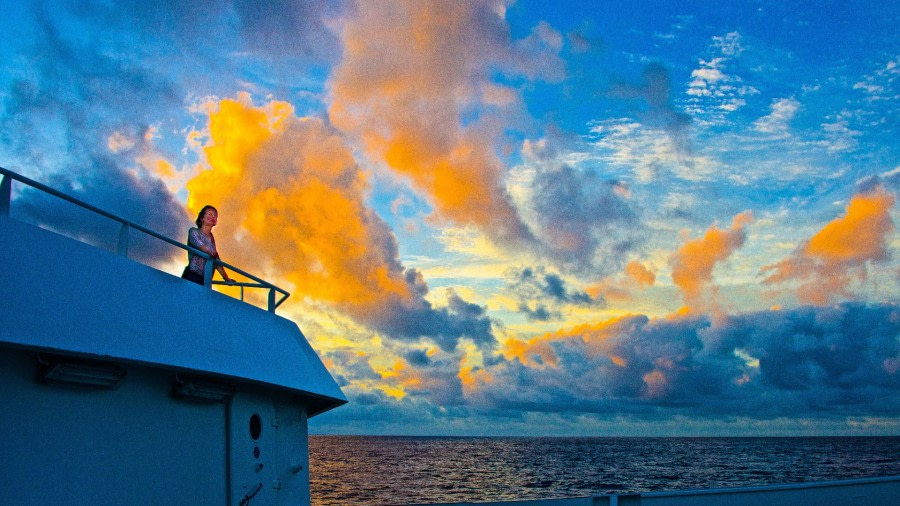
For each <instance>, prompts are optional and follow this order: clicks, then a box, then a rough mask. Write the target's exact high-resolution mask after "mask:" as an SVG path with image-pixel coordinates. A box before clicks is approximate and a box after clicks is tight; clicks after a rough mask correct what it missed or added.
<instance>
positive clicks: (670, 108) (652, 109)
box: [610, 63, 691, 153]
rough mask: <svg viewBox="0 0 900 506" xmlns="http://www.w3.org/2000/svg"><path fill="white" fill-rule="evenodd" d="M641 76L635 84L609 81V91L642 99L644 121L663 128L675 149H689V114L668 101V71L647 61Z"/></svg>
mask: <svg viewBox="0 0 900 506" xmlns="http://www.w3.org/2000/svg"><path fill="white" fill-rule="evenodd" d="M641 77H642V81H641V82H640V83H637V84H630V83H619V84H616V85H613V86H612V88H611V89H610V95H611V96H613V97H619V98H625V99H637V100H639V101H641V102H643V103H644V104H645V105H646V108H644V109H643V110H642V111H641V112H642V121H643V122H644V124H645V125H647V126H649V127H652V128H659V129H662V130H664V131H665V132H666V133H667V134H668V135H669V138H670V139H671V141H672V143H673V144H674V145H675V147H676V148H677V149H678V150H679V151H681V152H682V153H689V152H690V150H691V149H690V143H689V141H688V137H687V127H688V126H690V124H691V117H690V116H688V115H687V114H684V113H683V112H680V111H679V110H677V109H676V108H675V106H674V105H673V104H672V91H671V83H670V79H669V71H668V70H667V69H666V68H665V67H664V66H663V65H661V64H659V63H650V64H648V65H647V67H646V68H645V69H644V72H643V75H642V76H641Z"/></svg>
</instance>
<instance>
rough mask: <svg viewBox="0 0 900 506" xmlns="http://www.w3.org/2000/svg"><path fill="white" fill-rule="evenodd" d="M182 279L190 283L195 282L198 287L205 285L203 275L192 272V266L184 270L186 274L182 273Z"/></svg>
mask: <svg viewBox="0 0 900 506" xmlns="http://www.w3.org/2000/svg"><path fill="white" fill-rule="evenodd" d="M181 279H186V280H188V281H193V282H194V283H197V284H198V285H202V284H203V275H202V274H197V273H196V272H194V271H192V270H191V267H190V266H187V267H185V268H184V272H182V273H181Z"/></svg>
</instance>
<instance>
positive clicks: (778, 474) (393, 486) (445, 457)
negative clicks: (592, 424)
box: [309, 436, 900, 505]
mask: <svg viewBox="0 0 900 506" xmlns="http://www.w3.org/2000/svg"><path fill="white" fill-rule="evenodd" d="M309 454H310V455H309V457H310V465H309V467H310V485H311V492H312V504H314V505H350V504H352V505H381V504H415V503H436V502H464V501H471V502H479V501H507V500H516V499H549V498H558V497H583V496H591V495H601V494H622V493H628V492H631V493H634V492H650V491H657V490H676V489H700V488H720V487H742V486H753V485H767V484H776V483H799V482H808V481H827V480H839V479H850V478H863V477H874V476H891V475H900V437H810V438H618V437H616V438H559V437H546V438H544V437H522V438H509V437H504V438H500V437H485V438H475V437H471V438H451V437H376V436H310V438H309Z"/></svg>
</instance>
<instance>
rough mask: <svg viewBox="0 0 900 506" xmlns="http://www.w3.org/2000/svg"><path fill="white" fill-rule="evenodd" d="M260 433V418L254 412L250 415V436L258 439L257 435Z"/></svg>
mask: <svg viewBox="0 0 900 506" xmlns="http://www.w3.org/2000/svg"><path fill="white" fill-rule="evenodd" d="M261 434H262V418H260V417H259V415H257V414H256V413H254V414H253V416H251V417H250V437H251V438H253V440H254V441H256V440H258V439H259V436H260V435H261Z"/></svg>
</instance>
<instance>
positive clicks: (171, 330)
mask: <svg viewBox="0 0 900 506" xmlns="http://www.w3.org/2000/svg"><path fill="white" fill-rule="evenodd" d="M0 266H2V269H0V272H2V273H3V274H2V279H0V346H3V345H9V346H15V347H19V348H26V349H35V350H40V351H51V352H58V353H69V354H76V355H83V356H90V357H97V358H103V359H108V360H121V361H125V362H133V363H140V364H145V365H150V366H154V367H162V368H168V369H173V370H176V371H183V372H194V373H200V374H207V375H214V376H224V377H228V378H231V379H233V380H236V382H249V383H254V384H257V385H261V386H272V387H278V388H283V389H288V390H291V391H294V392H296V393H298V394H301V395H303V396H304V397H306V398H308V400H309V401H310V414H316V413H320V412H322V411H326V410H328V409H331V408H333V407H336V406H339V405H341V404H343V403H345V402H347V400H346V398H345V397H344V394H343V393H342V392H341V389H340V388H339V387H338V385H337V384H336V383H335V381H334V379H333V378H332V377H331V375H330V374H329V373H328V371H327V370H326V368H325V366H324V365H323V364H322V361H321V360H320V359H319V357H318V355H316V352H315V351H314V350H313V349H312V347H310V345H309V343H308V342H307V341H306V338H305V337H304V336H303V334H302V333H301V332H300V329H299V328H298V327H297V325H296V324H295V323H294V322H292V321H290V320H287V319H285V318H282V317H280V316H278V315H276V314H274V313H271V312H268V311H265V310H263V309H260V308H257V307H254V306H252V305H250V304H247V303H244V302H241V301H240V300H236V299H233V298H231V297H228V296H226V295H223V294H220V293H217V292H215V291H212V290H209V289H207V288H205V287H202V286H200V285H196V284H194V283H190V282H187V281H184V280H182V279H180V278H179V277H178V275H180V272H179V273H177V275H175V274H170V273H165V272H161V271H158V270H156V269H153V268H151V267H148V266H145V265H143V264H140V263H138V262H135V261H132V260H129V259H127V258H125V257H123V256H119V255H116V254H114V253H111V252H108V251H105V250H102V249H99V248H96V247H93V246H90V245H87V244H84V243H81V242H78V241H75V240H73V239H70V238H67V237H63V236H61V235H58V234H55V233H53V232H49V231H46V230H43V229H40V228H38V227H36V226H33V225H29V224H26V223H22V222H20V221H17V220H16V219H14V218H10V217H8V216H0Z"/></svg>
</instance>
